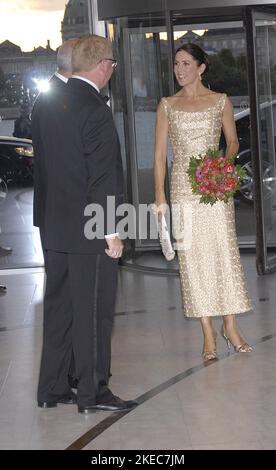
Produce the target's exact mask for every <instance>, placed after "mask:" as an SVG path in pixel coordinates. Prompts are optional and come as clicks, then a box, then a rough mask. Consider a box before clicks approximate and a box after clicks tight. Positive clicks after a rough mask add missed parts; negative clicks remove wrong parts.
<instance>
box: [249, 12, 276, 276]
mask: <svg viewBox="0 0 276 470" xmlns="http://www.w3.org/2000/svg"><path fill="white" fill-rule="evenodd" d="M251 18H252V36H253V50H252V52H253V59H254V60H253V63H254V64H255V70H254V72H255V74H254V75H255V81H254V82H255V83H254V85H255V87H254V88H255V90H252V91H255V96H253V103H254V100H255V103H254V104H255V107H256V122H255V129H252V133H253V131H255V132H256V137H255V156H254V166H255V170H256V172H255V173H256V185H255V190H256V211H257V217H256V220H257V224H258V226H257V267H258V271H259V273H260V274H264V273H267V272H271V271H274V270H276V154H275V147H276V14H272V13H269V12H267V13H266V12H264V11H256V10H253V11H252V17H251Z"/></svg>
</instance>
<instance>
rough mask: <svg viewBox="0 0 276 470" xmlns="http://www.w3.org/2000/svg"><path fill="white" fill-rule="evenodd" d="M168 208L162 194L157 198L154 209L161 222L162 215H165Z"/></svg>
mask: <svg viewBox="0 0 276 470" xmlns="http://www.w3.org/2000/svg"><path fill="white" fill-rule="evenodd" d="M167 208H168V204H167V201H166V198H165V196H160V197H157V198H156V199H155V201H154V203H153V205H152V209H153V213H154V214H155V216H156V217H157V219H158V221H159V222H160V221H161V218H162V216H163V215H165V213H166V211H167Z"/></svg>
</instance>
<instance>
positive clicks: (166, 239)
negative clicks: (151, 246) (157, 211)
mask: <svg viewBox="0 0 276 470" xmlns="http://www.w3.org/2000/svg"><path fill="white" fill-rule="evenodd" d="M157 230H158V236H159V241H160V245H161V249H162V253H163V255H164V256H165V258H166V260H167V261H171V260H172V259H174V257H175V251H174V249H173V247H172V242H171V237H170V232H169V229H168V226H167V222H166V219H165V216H164V215H162V218H161V220H160V221H158V222H157Z"/></svg>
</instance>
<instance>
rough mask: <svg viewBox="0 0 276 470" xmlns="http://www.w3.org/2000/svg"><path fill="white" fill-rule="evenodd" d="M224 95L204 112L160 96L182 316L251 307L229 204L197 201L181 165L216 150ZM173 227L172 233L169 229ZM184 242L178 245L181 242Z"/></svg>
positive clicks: (232, 311)
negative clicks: (169, 149)
mask: <svg viewBox="0 0 276 470" xmlns="http://www.w3.org/2000/svg"><path fill="white" fill-rule="evenodd" d="M225 99H226V95H225V94H222V95H220V97H219V99H218V101H217V103H216V104H215V105H214V106H212V107H209V108H207V109H206V110H204V111H195V112H190V111H182V110H177V109H174V108H173V107H172V106H171V105H170V104H169V102H168V100H167V99H166V98H163V99H162V102H163V105H164V108H165V111H166V114H167V118H168V126H169V137H170V141H171V144H172V147H173V155H174V158H173V168H172V176H171V204H172V219H173V230H174V235H175V234H176V235H175V238H176V241H177V242H179V240H178V237H179V238H180V239H181V240H180V241H182V245H180V247H181V249H178V260H179V270H180V281H181V290H182V298H183V304H184V312H185V315H186V316H187V317H204V316H216V315H231V314H238V313H241V312H245V311H248V310H250V309H251V304H250V300H249V297H248V293H247V289H246V285H245V279H244V273H243V269H242V266H241V261H240V254H239V249H238V246H237V237H236V228H235V214H234V202H233V200H231V201H230V202H228V203H224V202H217V203H216V204H214V205H213V206H211V205H210V204H208V205H206V204H202V203H199V196H197V195H195V194H193V193H192V190H191V186H190V183H189V179H188V175H187V168H188V164H189V159H190V157H191V156H192V155H199V154H202V153H205V152H206V151H207V150H208V149H209V148H210V149H217V148H218V147H219V140H220V135H221V126H222V114H223V109H224V105H225ZM176 226H177V227H178V233H179V234H180V235H177V233H176V232H177V230H176V229H175V227H176ZM183 240H184V244H183Z"/></svg>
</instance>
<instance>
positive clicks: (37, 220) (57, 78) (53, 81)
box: [32, 38, 78, 269]
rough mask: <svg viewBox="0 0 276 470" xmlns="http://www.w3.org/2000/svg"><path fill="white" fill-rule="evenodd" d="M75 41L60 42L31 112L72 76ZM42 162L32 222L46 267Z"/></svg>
mask: <svg viewBox="0 0 276 470" xmlns="http://www.w3.org/2000/svg"><path fill="white" fill-rule="evenodd" d="M77 42H78V39H77V38H74V39H68V40H67V41H65V42H64V43H63V44H61V46H60V47H59V48H58V52H57V70H56V72H55V73H54V75H52V77H51V78H50V80H49V85H50V88H49V91H48V92H41V93H40V94H39V96H38V97H37V99H36V102H35V107H34V110H33V112H36V109H37V108H39V107H40V101H41V100H46V99H53V95H54V96H57V95H58V94H59V93H62V92H64V90H65V88H66V86H67V82H68V79H69V78H70V77H71V76H72V52H73V48H74V46H75V45H76V44H77ZM33 112H32V118H33ZM42 163H43V162H40V161H39V162H38V164H37V165H35V167H34V180H35V185H34V220H33V222H34V225H35V226H36V227H39V232H40V240H41V246H42V249H43V254H44V263H45V269H46V267H47V265H46V259H47V258H46V253H45V250H44V231H45V227H44V223H45V220H44V213H45V208H44V204H45V201H46V194H45V191H46V189H45V188H44V182H45V177H44V174H45V173H44V169H43V168H40V165H41V164H42Z"/></svg>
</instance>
